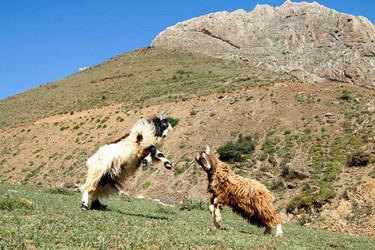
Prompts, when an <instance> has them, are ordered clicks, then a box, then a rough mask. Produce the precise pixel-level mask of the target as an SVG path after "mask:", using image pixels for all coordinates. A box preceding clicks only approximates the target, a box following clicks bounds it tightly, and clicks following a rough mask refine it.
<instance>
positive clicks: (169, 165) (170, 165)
mask: <svg viewBox="0 0 375 250" xmlns="http://www.w3.org/2000/svg"><path fill="white" fill-rule="evenodd" d="M164 167H165V168H166V169H172V163H170V162H164Z"/></svg>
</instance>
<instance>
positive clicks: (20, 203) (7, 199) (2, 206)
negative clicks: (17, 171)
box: [0, 195, 33, 211]
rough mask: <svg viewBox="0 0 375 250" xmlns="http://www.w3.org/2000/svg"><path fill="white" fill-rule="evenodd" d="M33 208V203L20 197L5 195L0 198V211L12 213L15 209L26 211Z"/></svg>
mask: <svg viewBox="0 0 375 250" xmlns="http://www.w3.org/2000/svg"><path fill="white" fill-rule="evenodd" d="M32 208H33V202H32V201H30V200H28V199H26V198H22V197H16V196H11V195H5V196H2V197H1V198H0V210H7V211H12V210H15V209H27V210H31V209H32Z"/></svg>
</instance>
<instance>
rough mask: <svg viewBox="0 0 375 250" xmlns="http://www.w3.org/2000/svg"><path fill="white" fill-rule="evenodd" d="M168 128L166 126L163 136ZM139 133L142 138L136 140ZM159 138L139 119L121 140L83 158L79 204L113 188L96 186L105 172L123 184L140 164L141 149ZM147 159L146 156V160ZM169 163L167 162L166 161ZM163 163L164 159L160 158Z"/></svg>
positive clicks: (113, 188)
mask: <svg viewBox="0 0 375 250" xmlns="http://www.w3.org/2000/svg"><path fill="white" fill-rule="evenodd" d="M170 130H171V128H168V129H166V130H165V131H167V132H166V133H165V135H166V134H167V133H168V132H169V131H170ZM140 135H141V137H142V140H141V141H139V136H140ZM160 140H161V138H160V137H156V136H155V127H154V125H153V123H152V122H148V121H147V120H146V119H141V120H139V121H138V122H136V123H135V124H134V126H133V127H132V129H131V131H130V134H129V135H128V136H127V137H126V138H124V139H122V140H121V141H119V142H117V143H114V144H108V145H105V146H102V147H101V148H99V150H98V151H97V152H96V153H95V154H94V155H93V156H91V157H90V158H89V159H88V160H87V164H86V165H87V168H88V172H87V178H86V182H85V183H84V184H83V185H82V187H81V191H82V193H83V196H82V207H83V208H87V207H88V199H89V197H91V198H92V199H100V198H104V197H107V196H108V195H110V194H111V193H113V192H115V191H117V189H116V188H115V187H114V186H113V185H112V184H111V183H107V184H105V185H99V182H100V181H101V179H102V178H103V176H105V175H109V176H110V177H111V178H116V181H118V182H119V183H123V182H124V181H125V180H126V179H127V178H128V177H129V176H132V175H133V174H134V172H135V171H136V170H137V169H138V167H139V166H140V164H139V162H140V157H141V155H140V154H141V153H142V152H143V150H145V149H146V148H148V147H149V146H151V145H157V144H158V143H159V142H160ZM147 160H148V159H147ZM168 162H169V161H168ZM163 163H164V161H163Z"/></svg>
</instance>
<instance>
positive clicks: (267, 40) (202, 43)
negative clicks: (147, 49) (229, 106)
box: [152, 1, 375, 88]
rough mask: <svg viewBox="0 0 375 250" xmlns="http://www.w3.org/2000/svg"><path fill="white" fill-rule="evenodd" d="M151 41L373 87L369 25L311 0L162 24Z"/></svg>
mask: <svg viewBox="0 0 375 250" xmlns="http://www.w3.org/2000/svg"><path fill="white" fill-rule="evenodd" d="M152 45H153V46H156V47H166V48H175V49H184V50H188V51H194V52H199V53H203V54H207V55H211V56H215V57H221V58H226V59H232V60H241V61H245V62H248V63H250V64H252V65H255V66H260V67H263V68H268V69H270V70H273V71H278V72H286V73H288V74H291V75H294V76H295V77H297V78H298V79H299V80H301V81H306V82H323V81H339V82H350V83H353V84H356V85H360V86H365V87H370V88H375V26H374V25H373V24H372V23H371V22H370V21H369V20H368V19H366V18H365V17H356V16H353V15H350V14H346V13H340V12H337V11H335V10H332V9H329V8H326V7H324V6H322V5H320V4H318V3H316V2H313V3H306V2H301V3H294V2H292V1H286V2H285V3H284V4H283V5H281V6H279V7H272V6H269V5H257V6H256V7H255V8H254V9H253V10H252V11H250V12H247V11H245V10H242V9H240V10H237V11H234V12H226V11H223V12H216V13H211V14H207V15H205V16H201V17H197V18H193V19H190V20H187V21H184V22H180V23H177V24H176V25H174V26H171V27H169V28H167V29H166V30H164V31H163V32H161V33H160V34H159V35H158V36H157V37H156V38H155V39H154V41H153V42H152Z"/></svg>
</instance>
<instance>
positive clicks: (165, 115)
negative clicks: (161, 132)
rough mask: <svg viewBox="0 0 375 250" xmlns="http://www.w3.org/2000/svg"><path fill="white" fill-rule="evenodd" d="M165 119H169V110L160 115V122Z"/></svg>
mask: <svg viewBox="0 0 375 250" xmlns="http://www.w3.org/2000/svg"><path fill="white" fill-rule="evenodd" d="M165 118H167V110H165V109H164V110H163V111H162V112H161V113H160V120H164V119H165Z"/></svg>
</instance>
